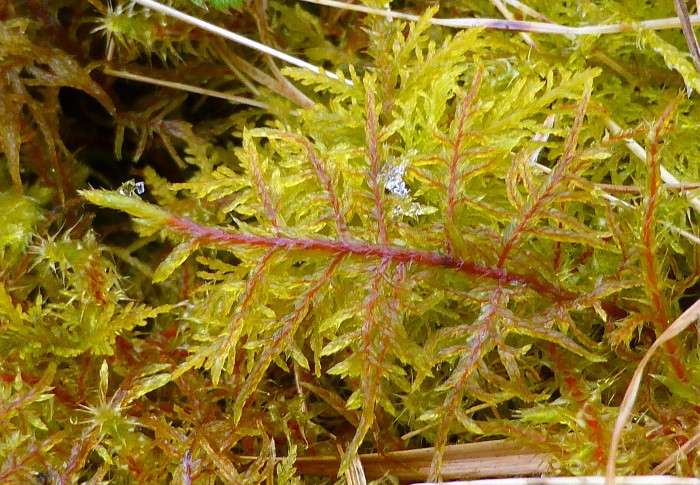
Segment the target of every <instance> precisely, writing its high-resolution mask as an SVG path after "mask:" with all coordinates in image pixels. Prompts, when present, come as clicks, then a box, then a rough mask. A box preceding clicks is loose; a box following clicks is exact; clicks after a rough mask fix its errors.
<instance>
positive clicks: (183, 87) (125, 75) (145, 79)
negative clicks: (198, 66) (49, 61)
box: [103, 67, 269, 109]
mask: <svg viewBox="0 0 700 485" xmlns="http://www.w3.org/2000/svg"><path fill="white" fill-rule="evenodd" d="M103 71H104V73H105V74H109V75H110V76H115V77H120V78H122V79H130V80H132V81H139V82H142V83H148V84H153V85H156V86H164V87H166V88H172V89H177V90H180V91H187V92H189V93H195V94H203V95H205V96H211V97H213V98H220V99H226V100H228V101H233V102H234V103H239V104H247V105H249V106H255V107H256V108H262V109H269V106H268V105H267V103H263V102H261V101H255V100H254V99H249V98H244V97H241V96H234V95H232V94H226V93H222V92H220V91H214V90H212V89H204V88H200V87H197V86H191V85H189V84H183V83H177V82H174V81H164V80H162V79H156V78H153V77H149V76H143V75H141V74H134V73H132V72H128V71H120V70H116V69H110V68H109V67H105V68H104V69H103Z"/></svg>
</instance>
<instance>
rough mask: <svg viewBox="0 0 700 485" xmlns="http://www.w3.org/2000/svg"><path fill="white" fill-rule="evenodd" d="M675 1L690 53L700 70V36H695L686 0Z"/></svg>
mask: <svg viewBox="0 0 700 485" xmlns="http://www.w3.org/2000/svg"><path fill="white" fill-rule="evenodd" d="M673 3H674V5H675V6H676V12H678V18H679V19H680V21H681V28H682V29H683V35H684V36H685V41H686V43H687V44H688V49H689V50H690V55H691V56H692V58H693V64H695V70H696V71H698V72H700V46H699V45H698V38H697V37H696V36H695V31H694V30H693V24H691V23H690V14H689V13H688V6H687V5H686V4H685V0H673Z"/></svg>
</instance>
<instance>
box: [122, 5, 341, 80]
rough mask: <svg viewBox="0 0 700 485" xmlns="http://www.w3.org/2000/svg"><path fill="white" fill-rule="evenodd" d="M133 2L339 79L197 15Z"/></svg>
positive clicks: (288, 61) (294, 64) (317, 72)
mask: <svg viewBox="0 0 700 485" xmlns="http://www.w3.org/2000/svg"><path fill="white" fill-rule="evenodd" d="M133 1H134V3H138V4H139V5H142V6H144V7H147V8H151V9H153V10H157V11H158V12H161V13H163V14H165V15H168V16H170V17H173V18H176V19H178V20H181V21H183V22H186V23H188V24H190V25H194V26H195V27H198V28H200V29H202V30H206V31H207V32H211V33H212V34H216V35H218V36H220V37H224V38H226V39H229V40H232V41H234V42H236V43H238V44H241V45H244V46H246V47H250V48H252V49H255V50H257V51H260V52H262V53H264V54H267V55H270V56H272V57H276V58H277V59H280V60H282V61H284V62H287V63H289V64H292V65H293V66H297V67H303V68H305V69H308V70H310V71H312V72H315V73H316V74H324V75H326V76H328V77H330V78H332V79H339V78H338V76H336V75H335V74H333V73H330V72H326V71H324V70H323V69H321V68H320V67H318V66H315V65H313V64H311V63H308V62H306V61H302V60H301V59H297V58H296V57H294V56H290V55H289V54H285V53H284V52H281V51H278V50H277V49H273V48H272V47H268V46H266V45H265V44H261V43H260V42H256V41H254V40H251V39H249V38H247V37H244V36H242V35H240V34H236V33H235V32H231V31H230V30H226V29H224V28H222V27H219V26H217V25H214V24H210V23H209V22H206V21H204V20H202V19H199V18H197V17H193V16H192V15H188V14H186V13H184V12H181V11H180V10H177V9H175V8H172V7H168V6H167V5H163V4H161V3H158V2H156V1H154V0H133ZM345 82H346V83H348V84H349V85H352V83H351V82H350V81H349V80H345Z"/></svg>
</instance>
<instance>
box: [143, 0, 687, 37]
mask: <svg viewBox="0 0 700 485" xmlns="http://www.w3.org/2000/svg"><path fill="white" fill-rule="evenodd" d="M136 1H139V2H140V1H143V0H136ZM303 1H304V2H309V3H315V4H317V5H325V6H327V7H335V8H342V9H346V10H355V11H357V12H363V13H368V14H372V15H380V16H383V17H386V18H393V19H404V20H412V21H417V20H418V19H419V18H420V17H419V16H418V15H413V14H408V13H402V12H394V11H392V10H382V9H378V8H371V7H365V6H364V5H352V4H348V3H345V2H340V1H337V0H303ZM689 20H690V23H691V24H692V25H700V15H697V14H696V15H691V16H689ZM430 23H431V24H433V25H440V26H443V27H453V28H458V29H459V28H462V29H466V28H473V27H482V28H484V29H490V30H506V31H515V32H533V33H539V34H557V35H574V36H578V35H601V34H621V33H629V32H639V31H642V30H668V29H677V28H679V27H681V21H680V19H679V18H678V17H670V18H665V19H653V20H642V21H640V22H633V23H619V24H610V25H589V26H585V27H569V26H567V25H561V24H555V23H550V22H527V21H522V20H501V19H488V18H487V19H477V18H448V19H443V18H433V19H431V20H430Z"/></svg>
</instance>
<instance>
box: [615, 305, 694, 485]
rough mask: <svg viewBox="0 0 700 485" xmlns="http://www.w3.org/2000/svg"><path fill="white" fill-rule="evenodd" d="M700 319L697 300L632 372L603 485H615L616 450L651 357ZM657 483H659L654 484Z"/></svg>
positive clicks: (616, 422)
mask: <svg viewBox="0 0 700 485" xmlns="http://www.w3.org/2000/svg"><path fill="white" fill-rule="evenodd" d="M699 317H700V300H697V301H696V302H695V303H693V304H692V305H691V307H690V308H688V309H687V310H686V311H684V312H683V313H682V314H681V316H679V317H678V318H677V319H676V320H675V321H674V322H673V323H672V324H671V325H670V326H669V327H668V328H667V329H666V330H665V331H664V332H663V333H662V334H661V335H660V336H659V338H657V339H656V341H655V342H654V343H653V344H652V346H651V347H649V350H647V352H646V354H644V357H642V360H641V361H640V362H639V365H638V366H637V369H636V370H635V371H634V375H633V376H632V380H631V381H630V383H629V386H627V391H626V392H625V397H624V399H623V400H622V404H620V413H619V414H618V415H617V419H616V420H615V427H614V429H613V434H612V437H611V438H610V450H609V452H608V463H607V466H606V469H605V485H615V484H616V483H619V482H616V480H617V479H616V478H615V465H616V458H617V448H618V446H619V444H620V440H621V439H622V432H623V431H624V429H625V427H626V426H627V422H628V421H629V418H630V415H631V414H632V408H633V407H634V402H635V400H636V399H637V394H638V392H639V386H640V384H641V382H642V377H643V376H644V369H645V367H646V365H647V364H648V363H649V360H651V357H652V355H654V353H655V352H656V351H657V350H659V348H661V346H663V345H664V344H665V343H667V342H669V341H670V340H671V339H672V338H674V337H675V336H676V335H678V334H679V333H681V332H682V331H683V330H685V329H686V328H688V327H689V326H690V325H692V324H693V323H695V321H696V320H697V319H698V318H699ZM654 483H659V482H654Z"/></svg>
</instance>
